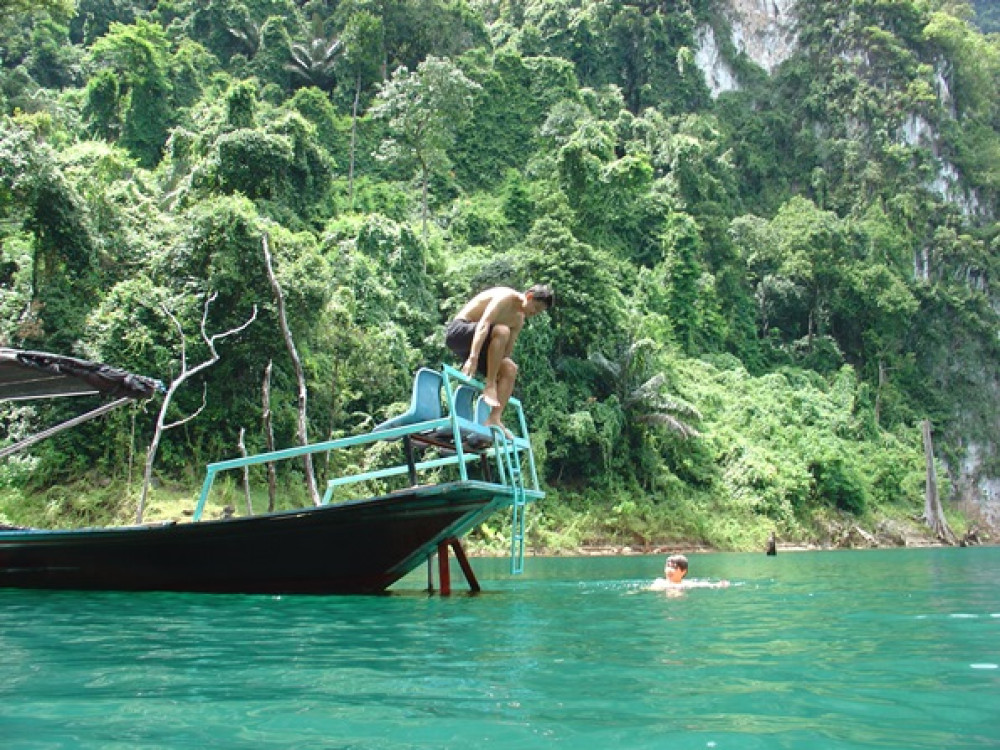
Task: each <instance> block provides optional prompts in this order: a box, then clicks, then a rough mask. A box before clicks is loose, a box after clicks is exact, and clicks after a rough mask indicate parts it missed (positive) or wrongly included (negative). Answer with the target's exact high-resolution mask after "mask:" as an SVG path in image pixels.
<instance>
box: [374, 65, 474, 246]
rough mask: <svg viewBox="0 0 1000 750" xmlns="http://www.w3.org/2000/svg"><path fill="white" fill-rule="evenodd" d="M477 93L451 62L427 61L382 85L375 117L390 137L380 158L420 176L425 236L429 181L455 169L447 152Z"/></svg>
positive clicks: (471, 82) (425, 231) (393, 76)
mask: <svg viewBox="0 0 1000 750" xmlns="http://www.w3.org/2000/svg"><path fill="white" fill-rule="evenodd" d="M478 89H479V84H478V83H475V82H474V81H471V80H469V79H468V78H467V77H466V76H465V74H464V73H462V71H460V70H459V69H458V68H457V67H456V66H455V65H454V64H453V63H452V62H450V61H448V60H442V59H441V58H437V57H428V58H427V59H426V60H424V61H423V62H422V63H420V65H418V66H417V69H416V70H414V71H413V72H410V71H409V70H407V69H406V68H405V67H401V68H398V69H397V70H396V72H395V73H393V75H392V78H390V79H389V80H387V81H386V82H385V83H383V84H382V87H381V88H380V90H379V93H378V96H377V99H376V103H375V105H374V106H373V107H372V115H373V116H374V117H376V118H378V119H381V120H385V121H386V123H387V124H388V129H389V134H390V135H389V137H388V138H386V139H385V140H383V141H382V144H381V146H380V157H381V158H383V159H385V160H386V161H390V162H393V163H395V164H397V165H399V166H400V167H401V168H403V169H414V168H415V170H416V172H417V174H418V176H419V179H420V196H421V207H422V211H421V221H422V228H423V235H424V237H425V238H426V237H427V219H428V214H429V209H428V204H429V201H428V184H429V182H430V178H431V177H432V176H433V175H439V174H442V173H443V172H445V171H446V170H447V169H449V168H450V167H451V159H450V157H449V156H448V148H449V146H451V144H452V143H453V142H454V140H455V128H456V126H457V125H459V124H460V123H461V122H462V121H463V120H465V119H466V118H468V117H469V115H470V113H471V109H472V95H473V92H475V91H476V90H478Z"/></svg>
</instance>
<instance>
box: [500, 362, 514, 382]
mask: <svg viewBox="0 0 1000 750" xmlns="http://www.w3.org/2000/svg"><path fill="white" fill-rule="evenodd" d="M500 375H501V376H502V377H504V378H510V379H511V380H513V379H514V378H516V377H517V364H516V363H515V362H514V360H512V359H510V358H509V357H508V358H507V359H505V360H504V361H503V362H501V363H500Z"/></svg>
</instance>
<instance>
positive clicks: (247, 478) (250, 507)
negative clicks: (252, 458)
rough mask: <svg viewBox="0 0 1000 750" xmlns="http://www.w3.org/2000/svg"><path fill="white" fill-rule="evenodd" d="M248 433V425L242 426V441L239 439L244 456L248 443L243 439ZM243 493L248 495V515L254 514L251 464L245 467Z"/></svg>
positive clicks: (241, 453)
mask: <svg viewBox="0 0 1000 750" xmlns="http://www.w3.org/2000/svg"><path fill="white" fill-rule="evenodd" d="M246 434H247V428H246V427H240V441H239V445H240V455H241V456H242V457H243V458H246V457H247V445H246V443H245V442H244V440H243V438H244V436H245V435H246ZM243 494H244V495H245V496H246V499H247V515H248V516H252V515H253V501H252V500H251V499H250V467H249V466H244V467H243Z"/></svg>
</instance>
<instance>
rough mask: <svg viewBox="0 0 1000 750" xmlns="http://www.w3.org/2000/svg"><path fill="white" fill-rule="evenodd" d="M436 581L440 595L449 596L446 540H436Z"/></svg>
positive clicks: (449, 579) (449, 582) (449, 573)
mask: <svg viewBox="0 0 1000 750" xmlns="http://www.w3.org/2000/svg"><path fill="white" fill-rule="evenodd" d="M438 583H439V584H440V588H441V596H451V570H450V569H449V568H448V540H447V539H446V540H444V541H443V542H438Z"/></svg>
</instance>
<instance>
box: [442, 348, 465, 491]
mask: <svg viewBox="0 0 1000 750" xmlns="http://www.w3.org/2000/svg"><path fill="white" fill-rule="evenodd" d="M454 373H455V370H453V369H452V368H451V367H449V366H448V365H443V366H442V367H441V374H442V375H443V376H444V377H443V378H442V380H443V381H444V397H445V401H446V402H447V406H448V419H449V420H450V421H451V434H452V439H453V440H454V441H455V455H456V456H458V476H459V478H460V479H461V480H462V481H463V482H467V481H469V470H468V468H467V467H466V466H465V461H463V460H462V458H463V456H462V431H461V430H460V429H459V427H458V419H457V418H456V415H455V391H454V389H452V387H451V379H452V377H454Z"/></svg>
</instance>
